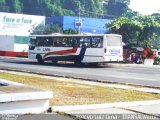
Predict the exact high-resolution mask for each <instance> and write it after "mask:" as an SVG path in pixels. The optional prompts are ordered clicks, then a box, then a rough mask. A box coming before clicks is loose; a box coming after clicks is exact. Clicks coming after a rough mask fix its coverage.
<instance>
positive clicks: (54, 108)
mask: <svg viewBox="0 0 160 120" xmlns="http://www.w3.org/2000/svg"><path fill="white" fill-rule="evenodd" d="M154 104H160V100H150V101H133V102H116V103H108V104H92V105H73V106H52V107H51V109H52V111H54V112H67V111H72V110H89V109H92V110H93V109H105V108H119V107H131V106H145V105H154Z"/></svg>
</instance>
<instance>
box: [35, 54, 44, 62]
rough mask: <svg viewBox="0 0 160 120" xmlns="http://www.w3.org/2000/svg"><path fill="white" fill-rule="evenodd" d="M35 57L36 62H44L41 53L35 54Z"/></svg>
mask: <svg viewBox="0 0 160 120" xmlns="http://www.w3.org/2000/svg"><path fill="white" fill-rule="evenodd" d="M36 58H37V62H38V63H44V60H42V56H41V55H37V56H36Z"/></svg>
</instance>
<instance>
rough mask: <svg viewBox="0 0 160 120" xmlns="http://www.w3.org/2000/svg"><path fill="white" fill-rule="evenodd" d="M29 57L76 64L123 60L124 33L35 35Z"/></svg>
mask: <svg viewBox="0 0 160 120" xmlns="http://www.w3.org/2000/svg"><path fill="white" fill-rule="evenodd" d="M28 57H29V58H30V59H37V61H38V62H39V63H43V62H44V61H48V60H50V61H52V62H53V63H56V62H58V61H73V62H75V63H95V64H96V63H103V62H111V61H117V62H118V61H123V45H122V36H121V35H118V34H95V35H61V34H57V35H32V36H30V42H29V51H28Z"/></svg>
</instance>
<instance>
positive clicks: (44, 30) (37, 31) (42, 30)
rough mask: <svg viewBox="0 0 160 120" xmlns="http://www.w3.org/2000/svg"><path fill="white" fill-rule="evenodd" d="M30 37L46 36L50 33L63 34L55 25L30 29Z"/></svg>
mask: <svg viewBox="0 0 160 120" xmlns="http://www.w3.org/2000/svg"><path fill="white" fill-rule="evenodd" d="M32 29H33V30H32V31H31V34H32V35H47V34H52V33H63V30H62V28H61V27H60V26H59V25H57V24H50V25H38V26H33V27H32Z"/></svg>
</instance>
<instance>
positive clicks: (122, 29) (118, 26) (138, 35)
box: [106, 15, 160, 47]
mask: <svg viewBox="0 0 160 120" xmlns="http://www.w3.org/2000/svg"><path fill="white" fill-rule="evenodd" d="M106 26H107V27H109V33H118V34H121V35H122V36H123V40H124V42H125V43H127V44H129V45H139V46H142V47H145V46H146V45H148V44H152V45H153V44H154V43H155V42H156V41H157V39H159V36H160V32H159V31H160V23H159V22H158V21H156V19H155V18H154V17H153V16H143V15H138V16H131V18H128V17H119V18H117V19H115V20H114V21H113V22H111V23H109V24H107V25H106Z"/></svg>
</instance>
